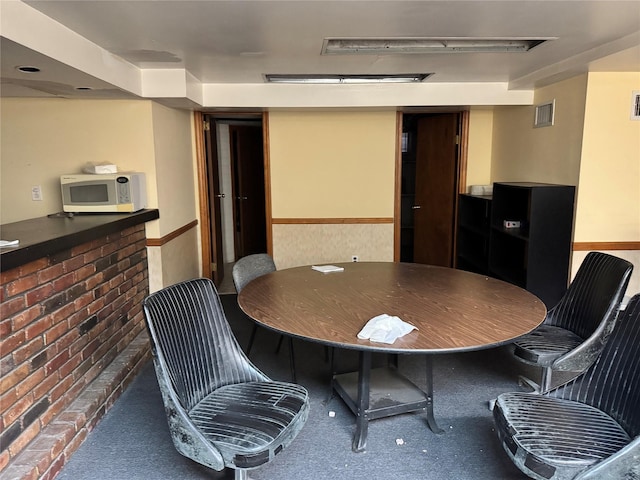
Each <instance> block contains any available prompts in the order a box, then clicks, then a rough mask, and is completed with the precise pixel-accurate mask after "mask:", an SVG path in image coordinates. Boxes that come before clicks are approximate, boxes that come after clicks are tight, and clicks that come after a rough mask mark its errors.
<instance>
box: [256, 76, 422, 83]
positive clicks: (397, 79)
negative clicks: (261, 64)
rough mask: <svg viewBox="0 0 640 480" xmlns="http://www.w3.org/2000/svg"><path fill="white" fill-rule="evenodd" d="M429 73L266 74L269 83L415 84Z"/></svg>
mask: <svg viewBox="0 0 640 480" xmlns="http://www.w3.org/2000/svg"><path fill="white" fill-rule="evenodd" d="M430 75H431V74H430V73H406V74H399V75H395V74H394V75H384V74H382V75H366V74H365V75H352V74H344V75H313V74H311V75H290V74H266V75H265V76H264V77H265V80H266V81H267V82H269V83H315V84H318V83H321V84H349V83H417V82H422V81H423V80H424V79H426V78H427V77H428V76H430Z"/></svg>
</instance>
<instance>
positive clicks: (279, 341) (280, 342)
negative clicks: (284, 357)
mask: <svg viewBox="0 0 640 480" xmlns="http://www.w3.org/2000/svg"><path fill="white" fill-rule="evenodd" d="M283 340H284V335H280V339H279V340H278V345H277V346H276V353H280V347H282V341H283Z"/></svg>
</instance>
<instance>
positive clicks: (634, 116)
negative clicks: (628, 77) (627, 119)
mask: <svg viewBox="0 0 640 480" xmlns="http://www.w3.org/2000/svg"><path fill="white" fill-rule="evenodd" d="M631 120H640V90H636V91H635V92H633V95H632V96H631Z"/></svg>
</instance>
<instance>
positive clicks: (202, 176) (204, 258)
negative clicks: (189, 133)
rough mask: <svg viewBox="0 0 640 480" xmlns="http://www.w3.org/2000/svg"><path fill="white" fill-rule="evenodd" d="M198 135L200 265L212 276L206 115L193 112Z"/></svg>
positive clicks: (205, 273)
mask: <svg viewBox="0 0 640 480" xmlns="http://www.w3.org/2000/svg"><path fill="white" fill-rule="evenodd" d="M193 123H194V127H193V128H194V130H195V135H196V146H195V148H196V152H195V153H196V170H197V173H198V202H199V210H200V259H201V264H200V267H201V269H202V271H201V275H202V276H203V277H206V278H211V234H210V232H211V212H210V207H209V193H208V192H209V181H208V180H207V155H206V153H205V146H204V116H203V114H202V112H193Z"/></svg>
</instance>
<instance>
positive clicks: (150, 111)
mask: <svg viewBox="0 0 640 480" xmlns="http://www.w3.org/2000/svg"><path fill="white" fill-rule="evenodd" d="M0 102H1V103H0V107H1V108H0V112H1V117H0V120H1V130H0V134H1V142H0V174H1V177H0V192H1V193H0V195H1V197H0V200H1V204H0V221H1V223H11V222H17V221H20V220H26V219H29V218H36V217H43V216H45V215H48V214H50V213H55V212H59V211H60V210H61V209H62V201H61V197H60V183H59V182H60V178H59V177H60V175H62V174H64V173H74V172H80V171H81V170H82V167H83V166H84V164H85V163H86V162H96V163H103V162H108V163H115V164H116V165H117V166H118V168H119V170H121V171H125V170H129V171H141V172H145V174H146V176H147V197H148V206H149V207H150V208H159V210H160V219H159V220H155V221H153V222H149V223H147V225H146V234H147V237H148V238H155V239H158V238H161V237H163V236H165V235H167V234H169V233H171V232H173V231H175V230H176V229H178V228H180V227H182V226H184V225H187V224H189V223H190V222H192V221H193V220H195V219H196V218H197V216H196V211H197V207H196V200H195V181H194V167H193V164H194V158H193V157H194V155H193V142H194V134H193V128H192V117H191V114H190V113H188V112H185V111H182V110H175V109H170V108H167V107H164V106H162V105H159V104H155V103H154V102H151V101H149V100H108V101H107V100H67V99H29V98H24V99H11V98H9V99H2V100H1V101H0ZM33 185H41V186H42V192H43V198H44V199H43V201H41V202H34V201H32V200H31V187H32V186H33ZM196 232H197V229H196V228H194V229H192V231H189V232H187V233H186V234H185V235H183V237H184V238H182V237H179V239H174V240H172V241H171V242H168V243H167V244H165V245H163V246H162V247H149V248H148V251H149V265H150V278H149V280H150V285H151V286H152V287H153V288H154V289H157V288H160V287H162V286H164V285H168V284H171V283H175V282H176V281H179V280H182V279H185V278H191V277H195V276H197V275H198V274H199V270H198V268H199V267H198V264H199V261H198V257H199V255H198V252H199V247H198V243H197V242H198V239H197V237H198V235H197V233H196ZM185 242H186V243H185ZM178 246H179V248H178ZM176 252H177V253H176ZM184 252H188V253H187V254H186V255H185V253H184Z"/></svg>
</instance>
